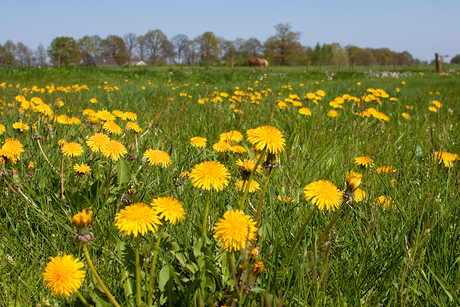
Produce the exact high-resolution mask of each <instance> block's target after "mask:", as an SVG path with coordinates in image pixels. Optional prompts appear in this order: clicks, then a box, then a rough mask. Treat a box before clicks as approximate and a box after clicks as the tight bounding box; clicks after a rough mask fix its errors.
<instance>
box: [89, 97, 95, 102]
mask: <svg viewBox="0 0 460 307" xmlns="http://www.w3.org/2000/svg"><path fill="white" fill-rule="evenodd" d="M89 102H91V103H97V99H96V98H91V99H90V100H89Z"/></svg>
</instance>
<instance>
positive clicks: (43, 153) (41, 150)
mask: <svg viewBox="0 0 460 307" xmlns="http://www.w3.org/2000/svg"><path fill="white" fill-rule="evenodd" d="M37 144H38V148H40V152H41V153H42V156H43V158H45V160H46V162H48V164H49V165H50V166H51V169H52V170H53V172H55V173H56V174H57V175H59V172H58V171H57V170H56V169H55V168H54V166H53V164H51V162H50V160H48V158H47V157H46V155H45V152H44V151H43V149H42V146H41V145H40V141H39V140H37Z"/></svg>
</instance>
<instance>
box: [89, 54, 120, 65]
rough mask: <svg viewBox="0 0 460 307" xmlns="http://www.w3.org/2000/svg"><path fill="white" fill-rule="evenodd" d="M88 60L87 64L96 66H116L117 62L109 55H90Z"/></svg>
mask: <svg viewBox="0 0 460 307" xmlns="http://www.w3.org/2000/svg"><path fill="white" fill-rule="evenodd" d="M88 62H89V63H88V66H97V67H102V66H112V67H118V64H117V62H116V61H115V59H114V58H113V57H111V56H93V57H91V59H90V60H89V61H88Z"/></svg>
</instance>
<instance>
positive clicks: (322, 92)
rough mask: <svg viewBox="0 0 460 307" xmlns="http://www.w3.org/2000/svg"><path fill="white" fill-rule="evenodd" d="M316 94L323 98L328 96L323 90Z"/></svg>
mask: <svg viewBox="0 0 460 307" xmlns="http://www.w3.org/2000/svg"><path fill="white" fill-rule="evenodd" d="M315 93H316V95H318V96H321V97H324V96H326V92H325V91H323V90H318V91H316V92H315Z"/></svg>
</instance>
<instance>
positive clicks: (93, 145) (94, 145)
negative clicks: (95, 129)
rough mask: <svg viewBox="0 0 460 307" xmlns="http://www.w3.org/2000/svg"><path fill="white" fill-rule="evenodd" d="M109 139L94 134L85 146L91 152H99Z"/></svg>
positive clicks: (103, 135)
mask: <svg viewBox="0 0 460 307" xmlns="http://www.w3.org/2000/svg"><path fill="white" fill-rule="evenodd" d="M109 141H110V139H109V137H108V136H107V135H105V134H103V133H96V134H95V135H93V136H92V137H90V138H89V139H88V140H87V141H86V145H88V147H89V148H90V149H91V151H92V152H99V150H101V148H102V147H103V146H104V145H105V144H106V143H107V142H109Z"/></svg>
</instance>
